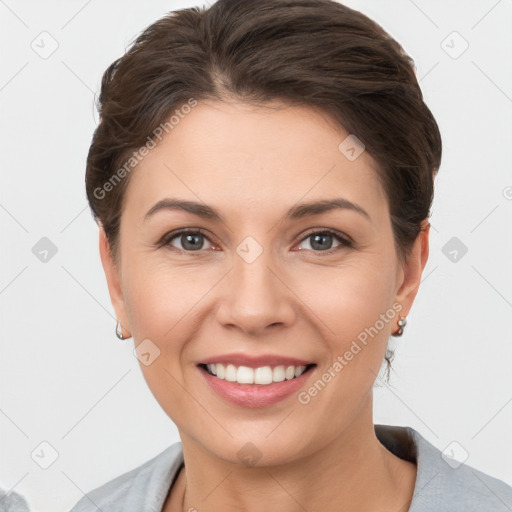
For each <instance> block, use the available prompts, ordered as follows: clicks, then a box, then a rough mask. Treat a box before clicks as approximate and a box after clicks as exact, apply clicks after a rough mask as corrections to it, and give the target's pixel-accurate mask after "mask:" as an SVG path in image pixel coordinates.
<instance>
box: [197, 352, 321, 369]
mask: <svg viewBox="0 0 512 512" xmlns="http://www.w3.org/2000/svg"><path fill="white" fill-rule="evenodd" d="M215 363H220V364H223V365H227V364H232V365H235V366H247V367H249V368H259V367H261V366H307V365H310V364H313V363H312V362H311V361H305V360H304V359H297V358H296V357H287V356H281V355H277V354H264V355H258V356H251V355H248V354H222V355H218V356H212V357H208V358H207V359H202V360H201V361H199V362H198V364H215Z"/></svg>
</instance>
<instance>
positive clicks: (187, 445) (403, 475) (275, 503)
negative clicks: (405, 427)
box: [164, 394, 416, 512]
mask: <svg viewBox="0 0 512 512" xmlns="http://www.w3.org/2000/svg"><path fill="white" fill-rule="evenodd" d="M181 439H182V444H183V454H184V463H185V468H186V470H185V471H182V474H180V476H179V478H178V479H177V481H176V483H175V485H174V486H173V490H172V494H171V496H172V503H174V505H172V508H171V502H169V507H168V508H164V510H165V511H166V512H171V511H173V512H174V511H177V510H180V511H189V510H192V511H193V510H198V511H201V512H213V511H218V510H226V511H229V510H247V511H250V512H260V511H261V512H268V509H269V503H271V504H272V509H273V510H280V511H283V512H288V511H290V512H291V511H297V510H301V509H303V510H323V511H324V512H328V511H331V510H332V511H350V512H360V511H361V512H362V511H365V512H369V511H374V510H375V511H376V512H377V511H382V510H393V511H394V512H406V511H407V510H408V509H409V505H410V502H411V500H412V495H413V492H414V483H415V479H416V466H415V464H412V463H410V462H407V461H404V460H402V459H399V458H398V457H396V456H395V455H393V454H392V453H391V452H389V451H388V450H387V449H386V448H385V447H384V446H382V444H381V443H380V441H379V440H378V438H377V437H376V435H375V430H374V426H373V418H372V400H371V394H370V397H369V400H368V401H367V403H366V404H365V406H364V407H362V409H361V411H360V413H359V415H358V416H357V417H356V418H355V420H354V421H353V422H352V423H351V424H350V425H349V426H347V428H345V429H344V430H343V432H341V433H340V434H339V435H338V436H337V437H336V438H335V439H334V440H333V441H332V442H331V443H328V444H326V445H324V446H323V447H322V448H321V449H320V450H318V451H315V452H314V453H313V454H311V455H309V456H307V457H303V458H300V459H295V460H294V461H293V462H289V463H286V464H282V465H273V466H261V467H260V466H251V467H247V466H241V465H240V464H233V463H230V462H227V461H225V460H222V459H219V458H217V457H215V456H213V455H212V454H211V453H209V452H207V451H206V450H204V448H203V447H202V446H200V445H198V444H197V442H196V441H195V440H193V439H191V438H189V437H187V436H186V435H184V436H181ZM262 497H264V499H262Z"/></svg>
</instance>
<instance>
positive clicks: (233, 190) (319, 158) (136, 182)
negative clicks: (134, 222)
mask: <svg viewBox="0 0 512 512" xmlns="http://www.w3.org/2000/svg"><path fill="white" fill-rule="evenodd" d="M176 120H178V122H176ZM349 135H350V134H349V133H348V132H347V131H346V130H344V129H343V128H342V127H341V126H339V125H338V124H337V123H335V122H334V121H333V120H332V119H331V118H330V117H329V116H327V115H326V114H325V113H323V112H321V111H319V110H314V109H312V108H309V107H305V106H286V105H284V104H282V103H278V102H273V103H268V104H266V106H265V107H255V106H251V105H247V104H242V103H221V102H208V103H206V102H198V104H197V105H196V106H195V107H193V108H191V109H190V111H189V113H187V114H185V115H182V116H180V117H179V118H178V117H176V118H175V119H174V123H173V124H172V129H169V133H168V134H167V135H165V137H164V138H163V140H162V141H161V142H159V143H158V144H157V146H156V147H155V148H154V149H152V150H151V151H149V154H148V155H147V156H145V157H144V159H143V160H142V161H141V162H140V163H139V164H138V166H137V168H136V169H135V170H134V171H133V174H132V176H131V182H130V186H129V187H128V190H127V192H126V195H127V197H126V201H125V204H126V203H128V202H129V203H130V204H131V205H132V206H134V207H136V208H138V209H144V208H145V209H146V211H147V209H149V208H150V207H151V206H152V204H153V203H154V202H156V201H157V200H159V199H162V198H163V197H165V196H166V195H172V196H180V197H187V198H191V199H194V200H198V199H201V200H203V201H205V202H208V203H209V204H210V203H215V204H217V205H218V208H219V209H222V210H224V209H225V208H232V209H233V210H235V211H236V210H237V209H238V211H239V212H240V208H242V210H243V209H244V208H245V209H246V210H247V208H248V207H250V208H255V209H258V208H260V209H261V208H265V209H268V208H269V206H270V205H276V207H277V206H279V205H281V206H290V205H292V204H293V203H296V202H298V201H299V200H301V198H304V199H305V200H313V199H316V198H326V197H335V196H336V197H338V196H342V197H344V198H346V199H348V200H351V201H354V202H359V203H364V204H365V205H366V206H365V209H367V210H372V209H373V210H374V212H375V213H378V212H377V210H379V208H380V209H382V207H384V208H387V204H386V198H385V196H384V192H383V190H382V187H381V185H380V182H379V180H378V177H377V171H376V164H375V162H374V160H373V159H372V158H371V156H370V155H369V154H368V153H367V152H366V151H363V152H362V153H361V154H360V155H359V156H358V157H357V158H355V159H353V158H351V159H349V158H347V155H346V154H345V153H344V152H343V150H344V148H345V146H344V141H347V140H348V141H349V142H350V141H352V140H353V139H351V138H349V139H347V137H348V136H349ZM340 144H341V145H342V146H341V149H340ZM355 149H356V151H358V152H359V150H360V149H361V148H360V147H356V148H355ZM356 155H357V154H356ZM349 156H353V152H352V153H349ZM380 213H382V212H380Z"/></svg>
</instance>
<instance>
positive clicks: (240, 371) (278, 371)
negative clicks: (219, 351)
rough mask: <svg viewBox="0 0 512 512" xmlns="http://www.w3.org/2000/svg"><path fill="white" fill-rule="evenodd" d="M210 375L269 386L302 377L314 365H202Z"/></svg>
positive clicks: (226, 379) (229, 380) (242, 382)
mask: <svg viewBox="0 0 512 512" xmlns="http://www.w3.org/2000/svg"><path fill="white" fill-rule="evenodd" d="M200 366H201V367H202V368H203V369H204V370H205V371H207V372H208V373H209V374H210V375H212V376H214V377H217V378H218V379H222V380H225V381H228V382H237V383H238V384H255V385H261V386H267V385H269V384H272V383H276V382H283V381H285V380H292V379H295V378H297V377H300V376H301V375H302V374H303V373H304V372H306V371H307V370H308V369H309V367H312V366H314V365H312V364H311V365H307V366H305V365H301V366H293V365H292V366H283V365H279V366H274V367H271V366H260V367H257V368H250V367H248V366H235V365H234V364H227V365H226V364H221V363H216V364H203V365H200Z"/></svg>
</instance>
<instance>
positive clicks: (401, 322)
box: [391, 316, 407, 336]
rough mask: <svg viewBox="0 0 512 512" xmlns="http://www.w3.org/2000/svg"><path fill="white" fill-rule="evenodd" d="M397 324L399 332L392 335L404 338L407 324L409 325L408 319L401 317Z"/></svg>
mask: <svg viewBox="0 0 512 512" xmlns="http://www.w3.org/2000/svg"><path fill="white" fill-rule="evenodd" d="M397 323H398V330H397V331H396V332H393V333H391V336H402V334H403V333H404V327H405V324H406V323H407V317H405V316H401V317H400V319H399V320H398V322H397Z"/></svg>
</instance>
